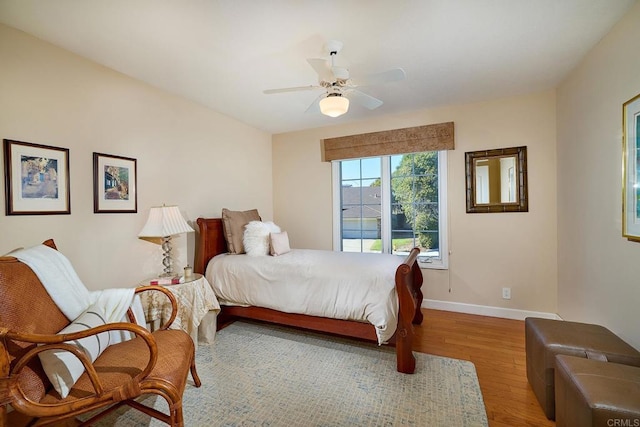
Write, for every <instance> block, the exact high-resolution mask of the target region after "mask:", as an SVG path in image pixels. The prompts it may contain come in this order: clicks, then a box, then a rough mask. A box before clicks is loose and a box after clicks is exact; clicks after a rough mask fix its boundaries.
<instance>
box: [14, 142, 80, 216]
mask: <svg viewBox="0 0 640 427" xmlns="http://www.w3.org/2000/svg"><path fill="white" fill-rule="evenodd" d="M4 180H5V187H6V188H5V195H6V213H7V215H56V214H70V213H71V194H70V191H69V149H68V148H58V147H50V146H47V145H40V144H32V143H30V142H22V141H13V140H10V139H5V140H4Z"/></svg>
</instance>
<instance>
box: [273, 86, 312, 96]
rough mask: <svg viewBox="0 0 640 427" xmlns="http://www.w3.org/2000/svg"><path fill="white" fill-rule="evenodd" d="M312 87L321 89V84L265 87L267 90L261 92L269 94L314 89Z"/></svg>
mask: <svg viewBox="0 0 640 427" xmlns="http://www.w3.org/2000/svg"><path fill="white" fill-rule="evenodd" d="M314 89H322V86H316V85H309V86H297V87H285V88H282V89H267V90H263V91H262V93H265V94H267V95H269V94H272V93H284V92H298V91H301V90H314Z"/></svg>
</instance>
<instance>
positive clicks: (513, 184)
mask: <svg viewBox="0 0 640 427" xmlns="http://www.w3.org/2000/svg"><path fill="white" fill-rule="evenodd" d="M464 158H465V173H466V181H467V213H490V212H528V211H529V196H528V188H527V147H512V148H499V149H495V150H485V151H469V152H466V153H464Z"/></svg>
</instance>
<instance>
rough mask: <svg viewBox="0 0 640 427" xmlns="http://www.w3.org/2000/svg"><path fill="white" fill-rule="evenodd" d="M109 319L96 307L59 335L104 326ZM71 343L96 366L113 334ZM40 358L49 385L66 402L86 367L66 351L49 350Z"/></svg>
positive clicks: (87, 311)
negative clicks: (95, 363)
mask: <svg viewBox="0 0 640 427" xmlns="http://www.w3.org/2000/svg"><path fill="white" fill-rule="evenodd" d="M105 319H106V315H105V313H104V310H103V309H101V308H100V307H99V306H98V305H96V304H94V305H92V306H90V307H89V308H88V309H87V310H86V311H85V312H84V313H82V314H81V315H80V316H78V318H77V319H76V320H74V321H73V322H72V323H71V324H69V326H67V327H66V328H64V329H62V330H61V331H60V332H58V335H60V334H67V333H70V332H78V331H84V330H85V329H89V328H93V327H95V326H100V325H104V324H105V323H106V322H105ZM67 343H68V344H74V345H76V346H77V347H78V348H80V349H81V350H83V351H84V352H85V354H86V355H87V356H88V357H89V359H91V361H92V362H93V361H94V360H96V359H97V358H98V356H100V354H102V352H103V351H104V350H105V349H106V348H107V346H108V345H109V332H103V333H101V334H98V335H93V336H90V337H86V338H82V339H80V340H75V341H67ZM38 356H39V357H40V362H41V363H42V367H43V368H44V372H45V373H46V374H47V377H48V378H49V381H51V384H53V387H54V388H55V389H56V391H57V392H58V393H59V394H60V396H61V397H62V398H63V399H64V398H65V397H67V395H68V394H69V390H71V388H72V387H73V385H74V384H75V383H76V381H78V378H80V376H81V375H82V374H83V373H84V365H83V364H82V362H81V361H80V359H78V358H77V357H76V356H75V355H74V354H72V353H69V352H68V351H65V350H47V351H43V352H42V353H38Z"/></svg>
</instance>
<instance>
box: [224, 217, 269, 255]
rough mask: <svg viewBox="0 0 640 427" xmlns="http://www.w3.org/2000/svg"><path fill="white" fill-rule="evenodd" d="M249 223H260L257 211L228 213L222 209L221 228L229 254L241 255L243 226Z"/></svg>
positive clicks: (242, 250) (242, 251)
mask: <svg viewBox="0 0 640 427" xmlns="http://www.w3.org/2000/svg"><path fill="white" fill-rule="evenodd" d="M251 221H262V218H260V215H259V214H258V210H257V209H252V210H250V211H242V212H241V211H230V210H229V209H222V228H223V229H224V237H225V239H226V241H227V249H228V250H229V253H231V254H243V253H244V245H243V244H242V238H243V236H244V226H245V225H247V224H249V222H251Z"/></svg>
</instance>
